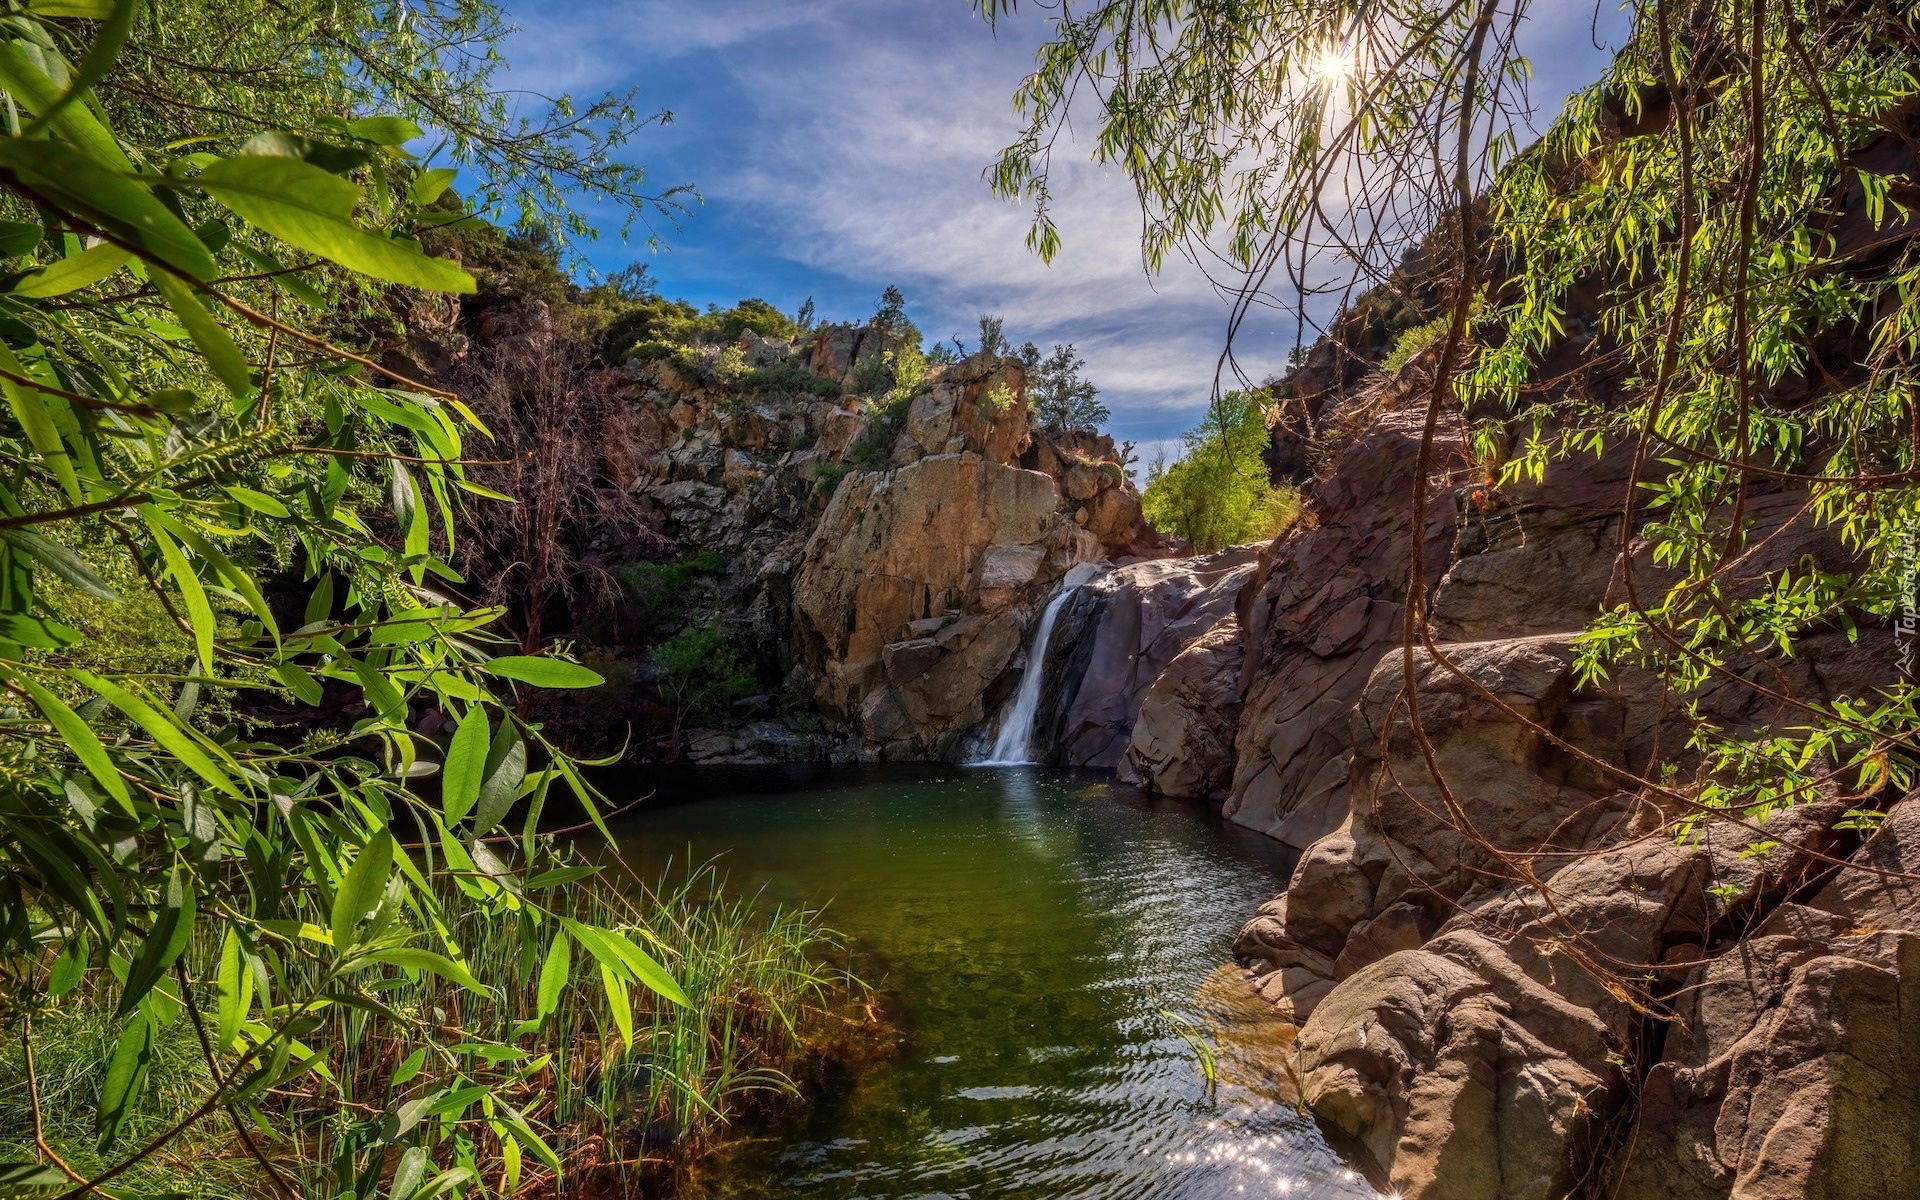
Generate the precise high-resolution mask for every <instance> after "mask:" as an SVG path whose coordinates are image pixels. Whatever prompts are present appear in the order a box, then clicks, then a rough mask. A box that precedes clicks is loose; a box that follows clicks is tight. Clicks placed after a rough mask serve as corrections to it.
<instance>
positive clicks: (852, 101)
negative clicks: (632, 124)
mask: <svg viewBox="0 0 1920 1200" xmlns="http://www.w3.org/2000/svg"><path fill="white" fill-rule="evenodd" d="M1600 2H1601V5H1602V7H1601V8H1600V9H1598V10H1596V9H1595V7H1594V4H1593V2H1592V0H1536V2H1535V4H1534V6H1533V13H1534V15H1533V17H1532V19H1531V27H1530V29H1529V32H1528V34H1527V35H1526V41H1525V48H1526V49H1527V51H1528V53H1529V54H1530V55H1531V56H1532V58H1533V60H1534V66H1535V83H1534V88H1533V99H1534V101H1535V104H1536V107H1537V108H1538V109H1539V111H1540V112H1542V113H1543V114H1545V115H1547V116H1550V115H1551V114H1552V113H1553V112H1555V111H1557V110H1558V108H1559V106H1560V103H1561V101H1562V99H1563V98H1564V96H1565V95H1566V93H1567V92H1568V91H1569V90H1570V89H1571V88H1573V87H1576V86H1578V85H1580V84H1582V83H1585V82H1587V81H1588V80H1590V79H1591V78H1593V77H1595V76H1597V75H1598V73H1599V71H1600V69H1601V67H1602V65H1603V64H1604V61H1605V53H1604V52H1603V51H1600V50H1597V49H1595V47H1594V45H1593V39H1592V36H1591V30H1592V29H1593V28H1594V27H1595V26H1596V22H1597V26H1598V28H1599V29H1600V31H1601V34H1602V36H1601V39H1600V40H1601V42H1602V43H1603V44H1604V43H1605V42H1606V41H1607V40H1608V35H1609V34H1611V36H1613V37H1615V38H1617V37H1618V36H1619V32H1618V31H1619V29H1620V27H1621V25H1622V24H1623V21H1622V18H1621V17H1620V15H1619V14H1618V13H1617V12H1616V11H1615V10H1614V8H1613V4H1614V3H1615V0H1600ZM1021 7H1022V10H1023V11H1022V13H1021V15H1020V16H1019V17H1017V18H1015V19H1012V20H1003V21H1002V22H1001V25H1000V27H999V28H998V29H997V30H995V29H990V28H988V26H987V25H986V24H985V23H984V22H982V21H981V20H980V19H979V18H978V17H977V16H975V15H974V13H973V11H972V8H971V6H970V5H969V4H968V3H967V0H831V2H823V0H582V2H578V3H565V2H561V3H556V2H554V0H546V2H545V3H528V2H526V0H511V3H510V10H511V12H512V15H513V19H514V23H515V24H516V25H517V26H518V27H519V28H518V31H517V32H516V33H515V34H513V35H512V37H511V39H510V40H509V42H508V44H507V47H506V56H507V59H508V61H509V63H510V64H511V68H512V69H511V72H510V74H509V75H507V76H506V77H505V78H504V80H503V82H504V83H505V85H506V86H508V87H513V88H524V89H528V90H531V91H537V92H540V93H544V94H548V95H551V94H555V93H558V92H571V93H573V94H574V95H576V96H582V95H585V94H587V93H596V92H600V91H605V90H608V89H613V90H622V91H623V90H625V89H627V88H629V87H636V86H637V87H638V88H639V89H640V99H641V101H642V103H643V104H644V105H647V106H650V107H653V108H663V109H671V110H672V111H673V113H674V118H675V119H674V121H673V123H672V124H671V125H667V126H665V127H659V128H654V129H650V130H648V131H646V132H645V133H643V134H642V135H641V136H640V137H639V138H637V139H636V140H635V141H634V142H633V143H632V144H631V145H630V146H629V147H627V153H628V155H629V157H630V159H631V161H634V162H637V163H639V164H641V165H643V166H644V167H645V168H646V170H647V173H648V177H649V183H650V184H651V185H654V186H657V187H665V186H667V185H670V184H676V183H692V184H694V185H696V186H697V187H698V188H699V189H700V191H701V193H702V194H703V195H704V197H705V200H704V203H702V204H698V205H696V206H695V207H694V209H693V211H692V212H691V213H690V214H689V215H688V216H687V217H686V218H685V219H684V220H682V221H681V222H680V224H679V227H678V228H677V229H676V228H671V227H667V226H661V227H660V228H659V229H658V232H659V234H660V235H661V237H662V239H663V240H664V241H665V242H666V243H667V244H668V246H669V247H670V249H669V250H668V251H667V252H666V253H663V254H653V253H651V252H650V251H648V250H647V249H646V247H645V246H644V245H642V244H641V239H639V238H636V239H635V240H634V242H632V243H630V244H623V243H622V242H621V241H620V240H619V238H617V237H614V236H608V237H604V238H603V239H602V240H601V241H600V242H599V243H597V244H595V245H594V246H592V247H591V248H590V250H589V257H590V258H591V259H592V261H593V262H594V265H595V266H596V267H598V268H600V269H602V270H611V269H615V268H618V267H620V266H622V265H624V264H625V263H627V262H629V261H632V260H634V259H636V258H639V259H644V260H645V261H646V262H647V263H648V265H649V266H650V268H651V269H652V270H653V273H654V274H655V276H656V277H657V278H659V280H660V281H661V288H662V290H663V291H664V292H665V293H666V294H668V295H671V296H681V297H685V298H686V299H688V300H692V301H694V302H696V303H699V304H703V305H704V304H706V303H708V302H715V303H719V304H722V305H726V304H731V303H733V302H734V301H736V300H739V299H741V298H743V297H746V296H760V297H762V298H764V299H766V300H768V301H771V302H772V303H774V304H776V305H778V306H779V307H780V308H782V309H783V310H785V311H788V312H792V311H794V310H795V309H796V308H798V307H799V305H800V304H801V303H802V302H803V301H804V300H806V299H807V298H808V297H809V296H811V297H812V298H813V299H814V301H815V304H816V306H817V308H818V311H819V312H820V313H821V315H822V316H824V317H826V318H829V319H854V318H861V317H865V316H866V315H868V314H870V313H871V312H872V311H873V307H874V302H875V300H876V298H877V297H878V295H879V293H880V291H881V289H882V288H884V287H885V286H887V285H888V284H890V283H891V284H897V285H898V286H899V287H900V288H901V289H902V290H903V291H904V292H905V293H906V295H907V300H908V311H909V314H910V315H911V316H912V317H913V318H914V320H915V321H916V322H917V323H918V324H919V326H920V327H921V329H922V330H924V331H925V332H926V333H927V334H928V335H929V336H930V337H945V336H947V335H950V334H954V333H959V334H961V335H962V337H963V338H965V339H967V340H969V341H971V339H972V336H973V331H974V328H975V325H976V322H977V318H978V316H979V314H981V313H983V312H990V313H998V314H1002V315H1004V316H1005V318H1006V323H1007V331H1008V334H1009V336H1011V337H1012V338H1013V339H1014V340H1015V341H1016V342H1018V341H1022V340H1027V339H1031V340H1033V341H1036V342H1038V343H1040V344H1041V345H1042V346H1046V345H1049V344H1051V343H1053V342H1056V341H1071V342H1073V343H1075V344H1076V345H1077V346H1078V347H1079V349H1080V351H1081V353H1082V354H1083V355H1084V356H1085V357H1086V359H1087V360H1088V364H1089V365H1088V375H1089V376H1090V377H1091V378H1092V379H1093V380H1094V381H1095V382H1096V383H1097V384H1099V385H1100V387H1101V389H1102V399H1103V400H1104V401H1105V402H1106V403H1107V404H1108V405H1109V406H1110V407H1111V408H1112V410H1113V414H1114V416H1113V420H1112V422H1111V426H1110V428H1111V430H1112V432H1113V433H1114V434H1115V435H1116V436H1117V437H1121V438H1131V439H1133V440H1135V441H1136V442H1139V443H1141V446H1142V449H1143V452H1144V453H1145V455H1146V456H1147V457H1151V455H1152V453H1153V451H1154V449H1155V448H1156V447H1157V446H1162V445H1166V444H1167V443H1168V442H1170V440H1171V439H1173V438H1175V437H1176V436H1177V435H1178V433H1179V432H1180V431H1181V430H1182V429H1184V428H1187V427H1188V426H1190V425H1192V424H1194V423H1195V421H1196V420H1197V419H1198V417H1199V414H1200V412H1201V411H1202V410H1203V409H1204V407H1205V405H1206V401H1207V396H1208V391H1209V388H1210V385H1211V382H1212V378H1213V370H1214V363H1215V359H1216V358H1217V356H1218V354H1219V351H1220V346H1221V341H1222V338H1223V336H1224V328H1225V321H1226V316H1227V306H1226V303H1225V301H1224V300H1222V299H1221V298H1220V297H1219V296H1218V295H1216V294H1215V293H1214V291H1213V290H1212V288H1211V287H1210V285H1208V284H1207V282H1206V281H1205V280H1204V279H1203V278H1201V277H1200V276H1199V274H1198V273H1197V272H1195V271H1193V270H1191V269H1190V268H1186V267H1184V265H1182V266H1178V267H1172V268H1169V270H1168V271H1167V272H1166V273H1165V274H1163V275H1161V276H1159V277H1158V278H1152V279H1150V278H1148V277H1147V276H1146V275H1145V274H1144V272H1143V270H1142V268H1141V263H1140V255H1139V251H1138V233H1139V215H1138V210H1137V207H1136V206H1135V202H1134V199H1133V195H1132V192H1131V190H1130V189H1129V188H1128V186H1127V184H1126V182H1125V180H1124V178H1123V177H1121V176H1120V175H1119V173H1118V172H1112V171H1107V170H1103V169H1101V168H1098V167H1095V166H1094V165H1092V164H1091V163H1089V162H1087V161H1086V156H1085V153H1084V149H1085V148H1084V145H1083V146H1081V147H1076V148H1073V149H1074V151H1075V152H1074V153H1072V154H1071V155H1070V157H1069V156H1061V157H1069V161H1067V162H1065V163H1064V164H1061V163H1059V162H1058V159H1057V160H1056V161H1057V165H1060V166H1064V170H1058V171H1057V172H1056V180H1055V185H1056V193H1057V196H1058V204H1057V210H1058V215H1059V219H1060V223H1061V226H1062V231H1063V234H1064V237H1065V247H1064V249H1063V251H1062V253H1061V254H1060V255H1059V256H1058V257H1057V258H1056V259H1055V261H1054V263H1053V264H1052V265H1051V266H1045V265H1042V264H1041V262H1040V261H1039V260H1038V259H1037V258H1036V257H1034V256H1033V255H1032V254H1030V253H1029V252H1028V251H1027V250H1026V248H1025V246H1024V242H1023V239H1024V235H1025V232H1026V224H1027V213H1026V211H1025V210H1024V209H1023V208H1021V207H1020V206H1019V205H1016V204H1011V203H1007V202H1003V201H1000V200H996V199H995V198H994V197H993V196H992V195H991V194H990V193H989V191H988V189H987V185H986V183H985V182H984V180H983V179H982V177H981V170H982V168H984V167H985V166H986V165H987V164H988V163H989V162H990V161H991V160H992V159H993V157H994V155H995V153H996V152H997V151H998V150H999V148H1000V147H1001V146H1002V145H1004V144H1005V143H1006V142H1008V141H1009V140H1010V139H1011V138H1012V137H1013V135H1014V134H1015V133H1016V132H1017V129H1018V124H1017V121H1016V118H1015V116H1014V114H1013V111H1012V108H1011V104H1010V99H1011V96H1012V94H1013V90H1014V88H1015V87H1016V86H1017V84H1018V83H1019V81H1020V79H1021V78H1022V76H1023V75H1025V73H1026V72H1027V70H1028V69H1029V68H1030V66H1031V64H1032V61H1033V51H1034V48H1035V47H1036V46H1037V45H1038V44H1039V43H1040V41H1041V40H1042V39H1043V37H1044V36H1045V33H1046V24H1045V22H1046V20H1047V18H1048V17H1049V16H1050V15H1052V14H1051V13H1050V12H1049V11H1047V10H1045V9H1038V8H1036V7H1035V6H1034V5H1033V4H1031V3H1029V4H1024V5H1022V6H1021ZM1543 123H1544V122H1543ZM1293 335H1294V330H1293V326H1292V324H1291V322H1290V321H1287V320H1284V319H1282V318H1279V317H1270V318H1268V319H1267V323H1266V324H1265V325H1262V326H1256V327H1251V328H1248V329H1244V330H1243V331H1242V333H1241V335H1240V337H1239V339H1238V340H1237V341H1236V353H1237V355H1238V356H1239V358H1240V359H1241V361H1242V363H1243V364H1245V365H1246V367H1247V369H1248V372H1249V374H1252V375H1254V376H1255V377H1259V376H1260V375H1262V374H1264V373H1266V372H1268V371H1272V370H1277V369H1278V368H1279V366H1280V365H1281V363H1282V362H1283V360H1284V358H1285V355H1286V352H1287V350H1288V349H1289V348H1290V347H1291V346H1292V344H1293Z"/></svg>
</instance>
